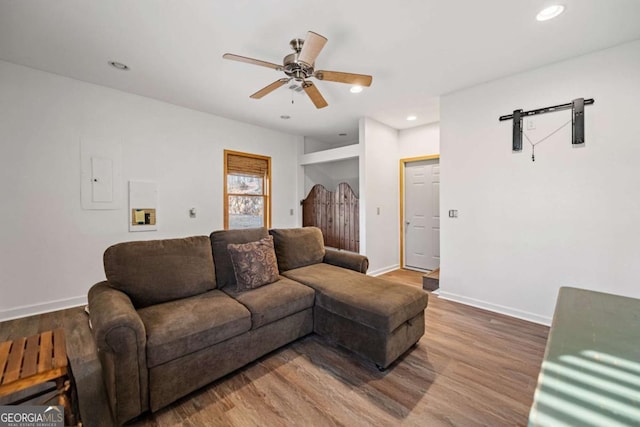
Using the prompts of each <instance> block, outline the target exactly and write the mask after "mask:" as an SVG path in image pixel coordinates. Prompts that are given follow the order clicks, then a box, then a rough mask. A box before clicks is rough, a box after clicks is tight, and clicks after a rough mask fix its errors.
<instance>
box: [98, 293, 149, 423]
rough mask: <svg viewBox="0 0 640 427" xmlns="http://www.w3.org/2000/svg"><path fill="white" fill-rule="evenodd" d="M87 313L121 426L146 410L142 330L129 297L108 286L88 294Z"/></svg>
mask: <svg viewBox="0 0 640 427" xmlns="http://www.w3.org/2000/svg"><path fill="white" fill-rule="evenodd" d="M89 313H90V314H89V316H90V319H91V326H92V330H93V337H94V339H95V342H96V346H97V347H98V357H99V359H100V363H101V364H102V375H103V379H104V383H105V387H106V389H107V395H108V397H109V404H110V406H111V411H112V413H113V416H114V419H115V421H116V423H117V424H118V425H120V424H123V423H124V422H126V421H128V420H130V419H132V418H134V417H136V416H138V415H140V414H141V413H143V412H144V411H146V410H148V409H149V395H148V392H149V385H148V371H147V361H146V344H147V338H146V332H145V327H144V324H143V323H142V320H141V319H140V316H139V315H138V313H137V312H136V310H135V308H134V307H133V304H132V303H131V300H130V299H129V297H128V296H127V295H126V294H125V293H123V292H121V291H118V290H116V289H114V288H112V287H111V286H109V284H108V282H100V283H98V284H96V285H94V286H93V287H92V288H91V289H90V290H89Z"/></svg>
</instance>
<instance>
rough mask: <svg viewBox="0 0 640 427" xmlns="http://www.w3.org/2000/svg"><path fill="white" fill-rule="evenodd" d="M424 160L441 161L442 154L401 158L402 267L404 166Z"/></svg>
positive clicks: (401, 261)
mask: <svg viewBox="0 0 640 427" xmlns="http://www.w3.org/2000/svg"><path fill="white" fill-rule="evenodd" d="M423 160H438V164H439V163H440V154H431V155H428V156H418V157H407V158H404V159H400V174H399V175H400V268H405V265H404V181H405V179H404V168H405V166H406V164H407V163H411V162H420V161H423Z"/></svg>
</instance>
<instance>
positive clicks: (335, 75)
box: [314, 70, 373, 87]
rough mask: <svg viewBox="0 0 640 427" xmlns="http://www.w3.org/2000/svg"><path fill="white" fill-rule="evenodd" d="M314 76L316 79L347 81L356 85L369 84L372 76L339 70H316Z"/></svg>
mask: <svg viewBox="0 0 640 427" xmlns="http://www.w3.org/2000/svg"><path fill="white" fill-rule="evenodd" d="M314 76H315V77H316V78H317V79H318V80H326V81H329V82H338V83H347V84H351V85H358V86H367V87H369V86H371V82H373V77H372V76H368V75H366V74H353V73H341V72H339V71H324V70H320V71H316V72H315V73H314Z"/></svg>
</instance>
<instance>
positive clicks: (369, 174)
mask: <svg viewBox="0 0 640 427" xmlns="http://www.w3.org/2000/svg"><path fill="white" fill-rule="evenodd" d="M360 138H361V139H360V144H361V150H362V155H361V156H360V230H361V232H360V247H361V249H360V251H361V252H362V253H364V254H366V255H367V256H368V257H369V274H372V275H376V274H381V273H383V272H386V271H391V270H394V269H396V268H398V267H399V257H400V253H399V245H400V236H399V227H400V224H399V222H398V221H399V215H400V213H399V211H400V207H399V197H400V195H399V190H398V188H399V179H400V177H399V175H398V169H399V166H398V165H399V160H398V159H399V157H398V131H397V130H396V129H393V128H391V127H389V126H386V125H384V124H382V123H380V122H378V121H376V120H373V119H371V118H363V119H361V121H360ZM378 209H379V212H380V213H379V214H378ZM362 230H365V234H364V241H363V239H362V236H363V233H362Z"/></svg>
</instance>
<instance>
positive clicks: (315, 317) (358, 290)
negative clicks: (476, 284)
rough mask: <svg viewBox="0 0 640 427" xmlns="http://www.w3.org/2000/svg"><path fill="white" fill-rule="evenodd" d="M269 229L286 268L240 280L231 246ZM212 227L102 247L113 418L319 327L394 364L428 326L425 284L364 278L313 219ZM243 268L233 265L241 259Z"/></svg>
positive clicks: (100, 316)
mask: <svg viewBox="0 0 640 427" xmlns="http://www.w3.org/2000/svg"><path fill="white" fill-rule="evenodd" d="M270 234H271V236H272V238H273V246H274V249H275V258H276V259H277V267H278V270H279V271H280V273H281V275H278V276H276V277H275V281H273V282H272V283H267V284H264V285H262V286H259V287H257V288H255V289H249V290H246V289H239V286H240V285H239V284H238V283H237V281H236V274H235V273H236V269H234V262H233V260H232V257H231V256H230V253H229V245H238V244H247V243H252V242H257V241H263V240H265V239H267V241H270V239H271V238H270V237H269V236H270ZM270 234H269V232H268V231H267V229H265V228H260V229H246V230H225V231H216V232H213V233H212V234H211V236H210V237H209V238H207V237H206V236H197V237H189V238H184V239H166V240H156V241H146V242H126V243H121V244H117V245H114V246H111V247H110V248H108V249H107V250H106V251H105V255H104V265H105V273H106V277H107V280H106V281H104V282H101V283H98V284H96V285H94V286H93V287H92V288H91V289H90V291H89V307H90V318H91V323H92V327H93V334H94V338H95V341H96V343H97V347H98V356H99V358H100V361H101V364H102V369H103V377H104V381H105V386H106V389H107V395H108V397H109V404H110V406H111V409H112V412H113V415H114V420H115V421H116V423H118V424H123V423H125V422H126V421H129V420H131V419H133V418H135V417H137V416H139V415H140V414H142V413H144V412H146V411H149V410H150V411H157V410H158V409H160V408H162V407H164V406H166V405H168V404H170V403H172V402H173V401H175V400H176V399H178V398H180V397H182V396H185V395H187V394H188V393H190V392H192V391H194V390H197V389H198V388H200V387H202V386H204V385H206V384H209V383H211V382H212V381H214V380H216V379H218V378H221V377H222V376H224V375H227V374H229V373H231V372H233V371H235V370H236V369H238V368H240V367H242V366H244V365H246V364H248V363H250V362H251V361H253V360H256V359H257V358H259V357H261V356H263V355H265V354H267V353H269V352H271V351H273V350H275V349H277V348H279V347H281V346H283V345H286V344H288V343H290V342H293V341H295V340H297V339H298V338H301V337H303V336H305V335H307V334H309V333H311V332H314V331H315V332H316V333H318V334H319V335H322V336H324V337H326V338H327V339H329V340H331V341H334V342H337V343H338V344H340V345H342V346H344V347H346V348H348V349H350V350H352V351H354V352H356V353H358V354H360V355H362V356H363V357H365V358H367V359H369V360H371V361H372V362H374V363H375V364H376V365H378V367H379V368H386V367H388V366H389V365H390V364H391V363H392V362H393V361H394V360H396V359H397V358H398V357H399V356H400V355H401V354H402V353H404V352H405V351H406V350H407V349H408V348H410V347H411V346H412V345H413V344H415V343H416V342H417V341H418V340H419V339H420V337H421V336H422V334H423V333H424V309H425V308H426V305H427V294H426V293H424V292H423V291H422V290H420V289H415V288H411V287H407V286H403V285H398V284H394V283H391V282H387V281H384V280H382V279H378V278H373V277H369V276H366V275H365V274H363V273H365V272H366V270H367V268H368V260H367V258H366V257H364V256H361V255H358V254H352V253H346V252H339V251H334V250H330V249H325V248H324V245H323V243H322V234H321V232H320V230H319V229H316V228H310V227H309V228H303V229H289V230H271V231H270ZM235 267H237V265H236V266H235Z"/></svg>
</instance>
